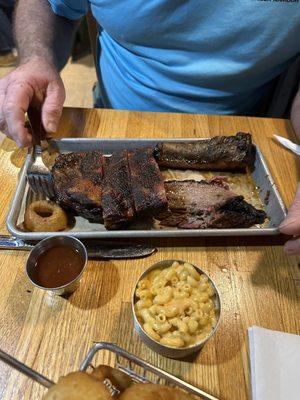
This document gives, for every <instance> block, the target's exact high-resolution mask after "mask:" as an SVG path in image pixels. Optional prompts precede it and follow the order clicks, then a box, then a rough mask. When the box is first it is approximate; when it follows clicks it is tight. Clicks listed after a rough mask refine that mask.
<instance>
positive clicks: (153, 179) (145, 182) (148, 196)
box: [128, 148, 168, 216]
mask: <svg viewBox="0 0 300 400" xmlns="http://www.w3.org/2000/svg"><path fill="white" fill-rule="evenodd" d="M128 164H129V169H130V180H131V193H132V198H133V202H134V208H135V211H136V213H137V215H138V216H152V215H155V214H157V213H158V212H160V211H162V210H164V209H166V208H167V204H168V203H167V198H166V193H165V188H164V182H163V179H162V175H161V172H160V170H159V168H158V165H157V162H156V161H155V159H154V157H153V149H152V148H144V149H137V150H134V151H130V152H128Z"/></svg>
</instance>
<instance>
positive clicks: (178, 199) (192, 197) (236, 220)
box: [156, 179, 266, 229]
mask: <svg viewBox="0 0 300 400" xmlns="http://www.w3.org/2000/svg"><path fill="white" fill-rule="evenodd" d="M165 189H166V194H167V199H168V203H169V208H168V211H167V212H165V213H161V214H160V215H159V216H157V217H156V218H157V219H158V220H160V223H161V225H164V226H173V227H178V228H183V229H201V228H202V229H203V228H248V227H250V226H252V225H254V224H261V223H263V222H264V220H265V218H266V213H265V212H264V211H262V210H257V209H256V208H254V207H253V206H252V205H251V204H249V203H247V202H246V201H245V200H244V198H243V196H239V195H237V194H236V193H234V192H232V191H231V190H230V189H229V187H228V185H227V184H225V183H224V182H222V181H221V180H220V179H212V180H210V181H204V180H203V181H199V182H197V181H193V180H187V181H167V182H165Z"/></svg>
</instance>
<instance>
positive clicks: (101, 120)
mask: <svg viewBox="0 0 300 400" xmlns="http://www.w3.org/2000/svg"><path fill="white" fill-rule="evenodd" d="M237 131H245V132H251V133H252V134H253V137H254V141H255V142H256V143H257V144H258V145H259V146H260V148H261V150H262V152H263V155H264V157H265V158H266V160H267V162H268V165H269V167H270V170H271V173H272V175H273V178H274V180H275V183H276V184H277V186H278V188H279V191H280V193H281V195H282V198H283V200H284V202H285V204H286V205H287V206H288V205H289V204H290V203H291V201H292V199H293V195H294V192H295V188H296V184H297V182H298V181H299V160H297V159H296V156H294V155H293V154H292V153H290V152H289V151H287V150H285V149H284V148H282V147H281V146H280V145H279V144H278V143H276V142H274V141H273V139H272V135H273V134H274V133H278V134H280V135H282V136H286V137H289V138H290V139H292V140H296V139H295V135H294V133H293V130H292V128H291V125H290V123H289V121H287V120H280V119H260V118H248V117H227V116H222V117H219V116H205V115H183V114H167V113H166V114H164V113H140V112H127V111H110V110H88V109H74V108H70V109H64V113H63V118H62V121H61V124H60V127H59V130H58V136H69V137H100V138H101V137H120V138H122V137H127V138H128V137H141V138H143V137H149V138H151V137H157V138H163V137H208V136H214V135H221V134H225V135H230V134H235V133H236V132H237ZM25 154H26V152H25V150H19V149H17V148H16V147H15V145H14V144H13V143H12V142H11V141H10V140H9V139H5V140H4V141H3V142H2V145H1V148H0V188H1V192H0V232H1V233H6V229H5V218H6V215H7V212H8V209H9V204H10V201H11V198H12V195H13V193H14V190H15V187H16V182H17V179H18V172H19V170H20V167H21V165H22V161H23V160H24V156H25ZM283 241H284V238H282V237H275V238H274V237H265V238H249V239H247V238H218V239H214V238H208V239H199V240H198V239H192V240H191V239H188V238H177V239H172V240H171V239H165V240H162V239H160V240H155V241H154V242H155V244H156V245H158V246H159V251H158V252H157V253H156V254H155V255H153V256H151V257H149V258H145V259H141V260H135V261H114V262H108V261H105V262H103V261H89V263H88V268H87V272H86V273H85V275H84V277H83V280H82V282H81V285H80V288H79V289H78V290H77V291H76V292H75V293H74V294H73V295H72V296H70V297H69V298H68V299H65V298H61V297H51V296H50V295H49V294H47V293H46V292H44V291H41V290H39V289H35V288H33V287H32V286H31V285H30V283H29V282H28V281H27V279H26V276H25V272H24V269H25V262H26V258H27V255H28V253H26V252H21V251H1V252H0V265H1V267H0V282H1V290H0V346H1V348H2V349H3V350H5V351H6V352H8V353H10V354H12V355H14V356H15V357H16V358H18V359H19V360H21V361H22V362H24V363H26V364H28V365H29V366H31V367H32V368H34V369H36V370H37V371H39V372H40V373H42V374H44V375H46V376H47V377H48V378H50V379H52V380H54V381H56V380H57V379H58V377H59V376H60V375H62V374H66V373H67V372H69V371H72V370H76V369H77V368H78V366H79V364H80V363H81V361H82V360H83V358H84V356H85V354H86V353H87V351H88V349H89V348H90V347H91V346H92V344H93V342H94V341H104V340H105V341H110V342H115V343H117V344H118V345H120V346H122V347H124V348H125V349H126V350H128V351H130V352H132V353H134V354H136V355H137V356H140V357H141V358H143V359H145V360H147V361H150V362H151V363H153V364H155V365H157V366H159V367H161V368H163V369H166V370H167V371H169V372H171V373H173V374H175V375H177V376H180V377H181V378H183V379H185V380H187V381H188V382H191V383H193V384H194V385H196V386H198V387H200V388H202V389H204V390H206V391H207V392H209V393H211V394H213V395H215V396H216V397H219V398H220V399H222V400H245V399H248V398H249V397H250V394H249V393H250V392H249V390H250V384H249V383H250V375H249V358H248V345H247V328H248V327H250V326H253V325H258V326H262V327H265V328H270V329H275V330H279V331H284V332H290V333H298V334H299V333H300V326H299V311H300V309H299V302H298V301H299V298H298V293H299V287H300V285H299V283H300V277H299V259H298V258H296V257H287V256H286V255H285V254H284V253H283V250H282V243H283ZM171 258H174V259H183V260H186V261H189V262H191V263H193V264H196V265H198V266H200V267H201V268H202V269H204V270H205V271H206V272H207V273H208V274H209V275H210V276H211V278H212V279H213V280H214V281H215V283H216V285H217V287H218V288H219V291H220V295H221V301H222V315H221V323H220V325H219V329H218V331H217V333H216V335H215V336H214V337H213V339H212V340H211V341H210V342H209V343H208V344H207V345H206V346H205V347H204V348H203V350H202V351H201V352H200V353H199V354H198V355H197V356H195V357H193V358H190V359H188V360H184V361H174V360H169V359H166V358H164V357H161V356H159V355H157V354H156V353H154V352H153V351H151V350H149V349H148V348H147V347H146V346H145V345H144V344H143V343H142V342H141V341H140V339H139V338H138V336H137V334H136V333H135V332H134V329H133V324H132V318H131V308H130V301H131V295H132V289H133V287H134V284H135V282H136V280H137V278H138V277H139V275H140V274H141V273H142V272H143V271H144V269H145V268H147V267H148V266H150V265H151V264H153V263H155V262H158V261H160V260H163V259H171ZM297 288H298V290H297ZM103 357H104V356H103ZM103 357H102V358H103ZM105 357H106V356H105ZM105 357H104V358H105ZM100 361H103V359H102V360H100ZM104 361H106V362H107V361H109V360H108V359H107V357H106V358H105V359H104ZM43 393H44V389H43V387H41V386H39V385H38V384H36V383H33V382H31V381H29V380H28V379H27V378H25V377H23V376H21V375H20V374H19V373H17V372H15V371H13V370H12V369H10V368H9V367H7V366H6V365H4V364H2V363H0V398H1V399H6V400H11V399H30V400H35V399H40V398H41V397H42V395H43Z"/></svg>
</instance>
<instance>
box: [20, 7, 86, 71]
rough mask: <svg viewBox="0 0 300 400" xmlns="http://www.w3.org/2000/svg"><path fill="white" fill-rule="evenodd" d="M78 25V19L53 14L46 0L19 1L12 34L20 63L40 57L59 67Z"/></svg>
mask: <svg viewBox="0 0 300 400" xmlns="http://www.w3.org/2000/svg"><path fill="white" fill-rule="evenodd" d="M77 26H78V21H72V20H70V19H67V18H63V17H60V16H58V15H56V14H54V12H53V11H52V9H51V6H50V4H49V2H48V0H19V3H18V6H17V9H16V13H15V36H16V41H17V46H18V50H19V54H20V62H21V64H24V63H26V62H28V61H30V60H32V59H33V58H34V57H40V58H43V59H44V60H47V61H48V62H49V63H52V64H54V65H55V66H56V68H58V69H59V70H60V69H62V68H63V67H64V65H65V64H66V62H67V60H68V58H69V55H70V52H71V46H72V43H73V36H74V33H75V30H76V27H77Z"/></svg>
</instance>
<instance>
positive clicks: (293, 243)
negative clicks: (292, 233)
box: [284, 237, 300, 255]
mask: <svg viewBox="0 0 300 400" xmlns="http://www.w3.org/2000/svg"><path fill="white" fill-rule="evenodd" d="M284 251H285V252H286V253H287V254H290V255H296V254H300V237H298V238H293V239H290V240H288V241H287V242H286V244H285V245H284Z"/></svg>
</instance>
